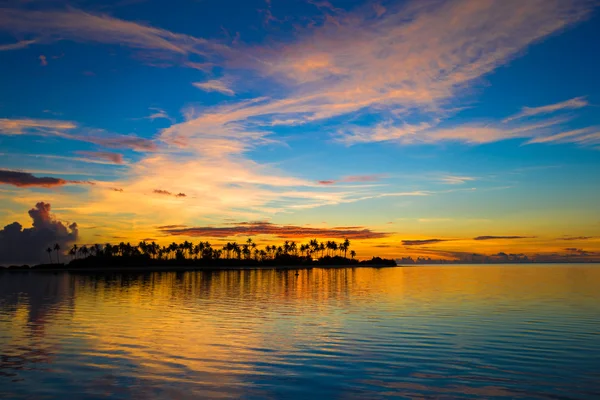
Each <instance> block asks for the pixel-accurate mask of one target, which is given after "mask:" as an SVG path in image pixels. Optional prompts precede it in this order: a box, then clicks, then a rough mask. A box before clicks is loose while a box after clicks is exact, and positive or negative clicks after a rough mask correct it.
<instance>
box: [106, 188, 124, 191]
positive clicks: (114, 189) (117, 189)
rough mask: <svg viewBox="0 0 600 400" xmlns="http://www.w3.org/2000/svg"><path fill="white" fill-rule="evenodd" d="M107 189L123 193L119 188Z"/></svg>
mask: <svg viewBox="0 0 600 400" xmlns="http://www.w3.org/2000/svg"><path fill="white" fill-rule="evenodd" d="M109 189H110V190H112V191H113V192H122V191H123V189H121V188H114V187H112V188H109Z"/></svg>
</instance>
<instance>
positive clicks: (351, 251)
mask: <svg viewBox="0 0 600 400" xmlns="http://www.w3.org/2000/svg"><path fill="white" fill-rule="evenodd" d="M350 257H352V259H353V260H354V257H356V252H355V251H354V250H350Z"/></svg>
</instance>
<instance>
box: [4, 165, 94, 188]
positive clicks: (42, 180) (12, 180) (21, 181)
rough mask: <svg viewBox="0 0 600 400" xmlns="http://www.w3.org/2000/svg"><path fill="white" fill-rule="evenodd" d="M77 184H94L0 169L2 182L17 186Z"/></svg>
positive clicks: (92, 183)
mask: <svg viewBox="0 0 600 400" xmlns="http://www.w3.org/2000/svg"><path fill="white" fill-rule="evenodd" d="M69 183H70V184H75V185H94V182H90V181H70V180H65V179H61V178H53V177H49V176H45V177H36V176H34V175H32V174H30V173H28V172H21V171H9V170H5V169H0V184H6V185H13V186H17V187H36V186H37V187H45V188H53V187H57V186H63V185H66V184H69Z"/></svg>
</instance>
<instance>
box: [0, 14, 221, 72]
mask: <svg viewBox="0 0 600 400" xmlns="http://www.w3.org/2000/svg"><path fill="white" fill-rule="evenodd" d="M0 27H1V28H0V29H1V30H3V31H8V32H11V33H13V34H35V35H36V36H38V40H39V41H46V42H50V41H56V40H71V41H76V42H81V41H91V42H97V43H106V44H118V45H121V46H127V47H130V48H133V49H141V50H146V51H150V52H157V53H160V54H161V56H160V58H161V59H164V58H165V56H168V57H171V58H175V59H176V58H178V57H179V58H182V57H183V58H184V60H183V61H185V60H186V57H185V56H187V55H189V54H196V55H200V56H206V55H207V54H212V53H214V52H215V51H217V50H219V51H225V50H226V47H225V46H224V45H222V44H219V43H216V42H211V41H208V40H205V39H202V38H197V37H193V36H189V35H184V34H179V33H174V32H171V31H168V30H165V29H160V28H155V27H152V26H149V25H144V24H141V23H136V22H130V21H125V20H122V19H118V18H115V17H112V16H110V15H106V14H92V13H88V12H85V11H81V10H77V9H73V8H67V9H65V10H37V11H34V10H27V9H19V8H2V9H0Z"/></svg>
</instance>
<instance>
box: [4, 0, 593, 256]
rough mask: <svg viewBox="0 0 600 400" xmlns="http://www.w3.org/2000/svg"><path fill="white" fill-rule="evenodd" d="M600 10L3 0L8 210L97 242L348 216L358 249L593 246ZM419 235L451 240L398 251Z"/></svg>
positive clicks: (581, 6)
mask: <svg viewBox="0 0 600 400" xmlns="http://www.w3.org/2000/svg"><path fill="white" fill-rule="evenodd" d="M596 6H597V4H596V3H595V2H591V1H585V0H581V1H580V0H572V1H571V0H568V1H566V0H565V1H563V0H549V1H546V0H544V1H542V0H531V1H528V2H526V3H525V4H523V2H518V1H506V2H480V1H475V0H455V1H443V0H431V1H424V2H398V1H380V2H375V1H370V2H364V1H337V2H336V1H332V2H327V1H308V0H302V1H300V0H298V1H296V0H294V1H282V0H271V1H266V2H265V1H264V0H261V1H244V2H237V1H225V2H223V1H221V2H216V1H212V0H206V1H189V2H182V4H178V5H177V6H176V7H175V6H174V5H173V4H172V3H170V2H165V1H113V2H94V1H75V2H69V3H68V4H66V3H64V2H58V1H44V2H42V1H28V2H20V1H9V2H8V3H6V4H5V6H3V7H4V8H2V9H0V59H1V60H2V61H1V62H0V85H1V87H2V93H1V95H0V152H1V153H2V158H1V161H0V164H1V165H0V170H1V171H4V175H1V176H0V177H1V178H2V180H0V210H1V211H2V212H1V214H0V215H1V218H0V222H3V223H4V225H6V224H9V223H11V222H13V221H19V222H20V223H21V224H22V225H23V226H27V225H28V224H29V222H28V218H27V215H26V211H27V210H28V209H29V208H31V207H32V206H33V205H34V204H35V203H37V202H38V201H45V202H48V203H51V204H52V209H53V210H54V212H55V216H56V218H59V219H61V220H65V221H77V222H78V224H79V226H80V229H79V235H80V239H81V240H82V241H85V242H87V243H93V242H96V241H97V242H102V243H104V242H110V241H113V242H114V241H115V240H117V238H127V239H128V240H132V241H137V240H141V239H142V238H156V239H157V240H159V241H164V242H169V241H172V240H173V235H174V234H175V233H174V232H166V231H164V230H161V229H160V228H158V227H159V226H163V225H174V224H177V225H186V229H189V230H188V231H186V232H185V235H189V237H192V238H197V237H198V236H200V235H208V237H210V229H205V228H214V227H220V226H224V224H232V223H243V222H249V221H269V222H270V223H271V224H272V226H276V227H277V230H270V231H268V232H265V233H264V234H263V236H264V238H263V239H264V240H266V241H269V240H275V239H279V238H283V237H290V238H295V237H297V232H295V231H294V230H293V229H288V228H289V226H294V227H313V228H314V227H319V228H320V229H325V231H324V234H327V232H329V233H330V234H331V235H332V236H331V237H337V236H339V235H337V233H336V231H335V228H338V227H353V230H352V229H351V230H350V232H348V234H349V235H351V236H352V235H354V237H353V239H354V240H355V242H356V245H357V246H358V248H359V249H360V250H361V251H362V255H364V256H369V255H371V254H375V253H377V254H380V253H382V252H384V253H385V254H384V255H387V256H396V257H398V256H403V255H407V254H420V253H419V252H421V251H422V250H426V251H425V253H427V254H428V255H434V256H435V255H436V251H439V254H441V255H443V256H447V255H448V254H449V253H448V252H450V253H452V252H456V254H458V253H461V252H481V253H485V254H493V253H495V252H497V251H507V252H512V251H514V252H519V253H526V254H536V253H540V254H542V253H543V254H554V253H556V254H559V253H560V254H562V253H564V252H565V251H567V253H570V252H572V250H565V249H566V248H567V247H568V248H571V249H573V248H576V249H577V250H581V252H583V251H585V252H587V253H594V252H597V251H599V250H600V240H599V239H598V236H600V212H599V209H598V207H597V204H596V203H597V198H598V196H599V195H600V184H599V183H598V178H597V176H599V174H600V157H599V155H600V112H598V111H599V110H600V108H599V107H600V79H598V77H597V71H598V70H599V67H600V51H599V50H600V23H599V22H600V21H599V18H600V17H599V16H598V10H597V7H596ZM1 171H0V172H1ZM6 171H9V172H11V171H12V172H14V171H17V172H20V173H22V175H21V176H16V177H15V175H14V174H13V175H10V174H9V175H10V176H9V175H7V172H6ZM27 174H31V175H27ZM44 177H49V178H53V179H55V181H52V182H53V183H48V181H43V180H41V181H36V179H37V178H44ZM115 189H116V190H115ZM166 192H168V193H170V194H166ZM180 193H181V194H185V196H177V194H180ZM286 227H288V228H286ZM195 228H198V230H197V231H196V230H194V229H195ZM200 228H202V229H200ZM286 229H287V230H286ZM327 229H329V230H330V231H327ZM364 230H367V231H369V232H373V233H374V235H373V237H365V235H364V234H363V233H361V232H363V231H364ZM354 231H356V232H354ZM353 232H354V233H353ZM180 234H181V233H180V232H177V235H180ZM485 235H494V236H498V237H505V236H519V237H524V239H498V240H497V241H495V240H492V241H485V242H486V243H479V242H473V241H472V240H471V239H472V238H473V237H477V236H485ZM564 235H571V236H573V237H585V238H586V239H582V240H581V241H580V242H577V243H573V244H572V245H569V246H565V244H564V243H563V241H562V239H561V238H562V237H564ZM215 237H216V239H215V240H226V239H229V238H223V237H221V236H218V235H217V236H215ZM427 238H444V239H452V240H451V241H448V242H440V243H439V244H437V245H433V246H429V247H426V248H424V247H422V246H419V247H418V248H417V247H415V246H403V245H402V240H409V239H410V240H418V239H427ZM117 241H118V240H117ZM377 245H380V246H381V245H384V246H387V247H375V246H377ZM382 249H385V250H382Z"/></svg>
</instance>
